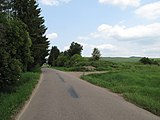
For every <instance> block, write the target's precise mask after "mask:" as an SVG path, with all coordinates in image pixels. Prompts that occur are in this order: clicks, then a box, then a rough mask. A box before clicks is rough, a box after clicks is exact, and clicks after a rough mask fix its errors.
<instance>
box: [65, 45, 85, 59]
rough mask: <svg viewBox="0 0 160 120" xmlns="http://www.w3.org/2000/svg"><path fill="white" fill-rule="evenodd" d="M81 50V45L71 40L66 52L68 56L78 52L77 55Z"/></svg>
mask: <svg viewBox="0 0 160 120" xmlns="http://www.w3.org/2000/svg"><path fill="white" fill-rule="evenodd" d="M82 50H83V46H82V45H80V44H78V43H75V42H72V43H71V45H70V48H69V50H68V54H69V56H70V57H71V56H73V55H75V54H78V55H81V52H82Z"/></svg>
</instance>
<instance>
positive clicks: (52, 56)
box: [48, 46, 60, 66]
mask: <svg viewBox="0 0 160 120" xmlns="http://www.w3.org/2000/svg"><path fill="white" fill-rule="evenodd" d="M59 55H60V51H59V49H58V48H57V46H54V47H52V49H51V52H50V55H49V58H48V64H49V65H51V66H55V61H56V60H57V58H58V56H59Z"/></svg>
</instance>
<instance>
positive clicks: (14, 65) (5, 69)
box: [0, 14, 31, 87]
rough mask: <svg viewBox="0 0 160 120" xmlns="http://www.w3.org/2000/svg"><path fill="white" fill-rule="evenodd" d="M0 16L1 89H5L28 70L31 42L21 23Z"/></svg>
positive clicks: (2, 15)
mask: <svg viewBox="0 0 160 120" xmlns="http://www.w3.org/2000/svg"><path fill="white" fill-rule="evenodd" d="M0 16H1V17H0V46H1V47H0V65H1V67H0V87H4V86H6V85H12V84H14V83H16V82H17V81H18V78H19V76H20V73H21V71H22V70H25V69H26V66H27V63H28V62H29V61H30V60H31V54H30V46H31V41H30V39H29V35H28V32H27V31H26V28H25V25H24V24H23V23H22V22H21V21H19V20H17V19H15V18H12V19H11V18H8V16H7V15H6V14H0Z"/></svg>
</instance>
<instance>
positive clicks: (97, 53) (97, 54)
mask: <svg viewBox="0 0 160 120" xmlns="http://www.w3.org/2000/svg"><path fill="white" fill-rule="evenodd" d="M100 56H101V54H100V51H99V50H98V48H94V49H93V53H92V59H93V60H99V59H100Z"/></svg>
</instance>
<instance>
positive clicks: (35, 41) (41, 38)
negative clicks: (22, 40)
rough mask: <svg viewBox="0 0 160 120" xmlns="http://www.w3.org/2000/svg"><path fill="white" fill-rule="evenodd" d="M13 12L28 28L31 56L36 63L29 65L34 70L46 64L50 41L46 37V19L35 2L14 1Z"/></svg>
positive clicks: (25, 0)
mask: <svg viewBox="0 0 160 120" xmlns="http://www.w3.org/2000/svg"><path fill="white" fill-rule="evenodd" d="M13 12H14V15H15V16H16V17H18V18H19V19H20V20H21V21H23V22H24V23H25V24H26V26H27V31H28V32H29V36H30V38H31V40H32V46H31V55H32V56H33V58H34V62H31V63H30V64H29V65H28V70H33V69H34V68H35V67H36V66H37V65H40V66H41V65H42V64H43V63H45V62H46V59H45V57H46V56H47V55H48V51H49V50H48V45H49V41H48V40H47V38H46V36H45V35H44V34H45V32H46V27H45V25H44V18H43V17H41V16H40V13H41V9H40V8H38V4H37V3H36V1H35V0H13Z"/></svg>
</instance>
